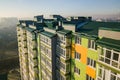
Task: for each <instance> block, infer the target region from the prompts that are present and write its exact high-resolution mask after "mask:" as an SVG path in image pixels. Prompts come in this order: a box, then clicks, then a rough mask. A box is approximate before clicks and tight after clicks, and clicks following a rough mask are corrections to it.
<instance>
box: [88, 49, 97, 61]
mask: <svg viewBox="0 0 120 80" xmlns="http://www.w3.org/2000/svg"><path fill="white" fill-rule="evenodd" d="M87 57H89V58H91V59H93V60H98V52H97V50H92V49H88V52H87Z"/></svg>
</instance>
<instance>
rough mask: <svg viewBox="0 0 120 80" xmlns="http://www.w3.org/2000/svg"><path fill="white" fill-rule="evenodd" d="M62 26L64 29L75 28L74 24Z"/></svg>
mask: <svg viewBox="0 0 120 80" xmlns="http://www.w3.org/2000/svg"><path fill="white" fill-rule="evenodd" d="M63 28H64V29H66V30H71V31H73V32H75V30H76V28H75V25H63Z"/></svg>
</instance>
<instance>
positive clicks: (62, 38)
mask: <svg viewBox="0 0 120 80" xmlns="http://www.w3.org/2000/svg"><path fill="white" fill-rule="evenodd" d="M60 43H61V44H64V45H65V44H66V37H65V36H64V35H58V38H57V44H60Z"/></svg>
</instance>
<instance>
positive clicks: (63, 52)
mask: <svg viewBox="0 0 120 80" xmlns="http://www.w3.org/2000/svg"><path fill="white" fill-rule="evenodd" d="M56 53H57V56H59V57H61V58H63V59H64V60H68V59H70V48H62V47H60V46H59V45H57V50H56Z"/></svg>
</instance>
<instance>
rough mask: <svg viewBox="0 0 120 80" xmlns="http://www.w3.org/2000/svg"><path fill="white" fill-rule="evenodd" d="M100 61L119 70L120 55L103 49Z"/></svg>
mask: <svg viewBox="0 0 120 80" xmlns="http://www.w3.org/2000/svg"><path fill="white" fill-rule="evenodd" d="M102 53H103V54H102ZM99 60H100V61H103V62H105V63H107V64H109V65H112V66H113V67H116V68H119V65H120V62H119V53H118V52H116V51H113V50H109V49H106V48H103V52H101V53H100V56H99Z"/></svg>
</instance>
